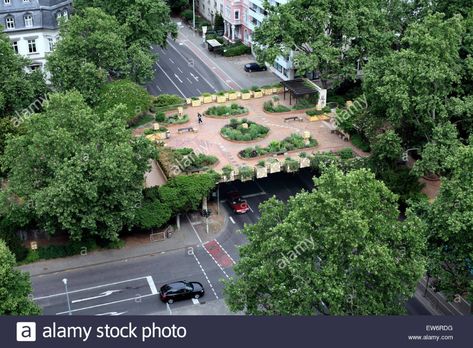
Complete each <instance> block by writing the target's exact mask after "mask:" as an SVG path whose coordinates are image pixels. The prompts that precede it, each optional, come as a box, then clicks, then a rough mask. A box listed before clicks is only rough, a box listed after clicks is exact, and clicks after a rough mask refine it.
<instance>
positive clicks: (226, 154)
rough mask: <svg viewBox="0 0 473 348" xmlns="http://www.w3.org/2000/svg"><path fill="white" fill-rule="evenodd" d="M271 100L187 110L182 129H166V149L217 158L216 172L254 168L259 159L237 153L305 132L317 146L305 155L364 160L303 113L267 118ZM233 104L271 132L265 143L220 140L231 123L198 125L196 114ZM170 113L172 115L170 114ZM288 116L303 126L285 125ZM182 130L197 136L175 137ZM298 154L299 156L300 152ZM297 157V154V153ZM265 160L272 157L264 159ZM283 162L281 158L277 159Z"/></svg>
mask: <svg viewBox="0 0 473 348" xmlns="http://www.w3.org/2000/svg"><path fill="white" fill-rule="evenodd" d="M271 98H272V96H265V97H263V98H258V99H253V98H252V99H249V100H236V101H228V102H227V103H225V104H217V103H211V104H204V105H201V106H199V107H191V106H189V107H188V108H187V109H186V110H185V111H184V112H185V113H187V114H188V115H189V117H190V121H189V122H188V123H187V124H185V125H171V126H167V128H168V129H169V131H170V133H171V137H170V139H168V140H166V141H165V143H166V145H167V146H170V147H173V148H181V147H189V148H193V149H194V150H195V151H196V153H204V154H208V155H213V156H216V157H217V158H218V159H219V163H218V165H217V166H216V167H215V169H217V170H219V169H221V168H222V167H224V166H225V165H228V164H230V165H232V166H233V167H238V166H241V165H256V163H257V162H258V161H259V160H260V159H241V158H239V157H238V152H239V151H241V150H243V149H244V148H246V147H249V146H256V145H259V146H262V147H264V146H267V145H268V144H269V143H270V142H271V141H273V140H283V139H284V138H286V137H287V136H289V135H291V134H292V133H299V134H301V135H302V133H303V132H304V131H309V132H310V133H311V135H312V137H314V138H315V139H316V140H317V141H318V143H319V145H318V146H317V148H315V150H314V149H313V150H308V151H305V152H326V151H331V150H332V151H338V150H341V149H343V148H345V147H351V148H353V150H354V151H355V152H356V153H357V154H359V155H361V156H365V155H366V154H365V153H363V152H362V151H361V150H359V149H357V148H355V147H354V146H353V145H352V144H351V143H350V142H346V141H344V140H342V139H340V138H339V137H338V136H336V135H335V134H332V133H331V132H330V129H329V128H328V127H327V126H326V125H325V124H324V122H323V121H317V122H309V121H308V120H307V118H306V117H305V116H306V115H305V112H304V111H298V110H294V111H293V112H292V113H291V115H287V114H284V115H279V114H277V113H275V114H266V113H265V112H264V111H263V104H264V102H265V101H267V100H271ZM232 102H235V103H238V104H239V105H241V106H244V107H246V108H248V110H249V114H248V115H247V116H240V117H245V118H247V119H248V120H251V121H253V122H256V123H259V124H262V125H264V126H266V127H268V128H270V134H269V136H267V137H266V138H264V139H261V140H259V141H253V142H251V143H236V142H231V141H228V140H226V139H224V138H222V137H221V136H220V130H221V128H222V127H223V126H225V125H226V124H228V123H229V122H230V119H216V118H209V117H204V118H203V121H204V122H203V124H201V125H199V124H198V121H197V114H198V113H201V114H203V113H204V112H205V111H206V110H207V109H208V108H209V107H211V106H214V105H229V104H231V103H232ZM288 103H289V102H288V100H286V101H284V100H283V98H282V95H281V96H280V104H282V105H289V104H288ZM171 113H175V111H174V112H171ZM288 116H300V117H302V118H303V119H304V121H303V122H298V121H295V122H292V121H291V122H284V118H286V117H288ZM183 127H195V128H197V129H198V132H196V133H192V132H191V133H187V132H186V133H182V134H179V133H178V129H179V128H183ZM303 151H304V150H301V151H300V152H303ZM296 153H297V152H296ZM296 153H291V154H290V155H291V156H295V155H296ZM267 157H268V158H269V157H271V156H267ZM279 158H280V159H283V158H284V156H282V155H281V156H279Z"/></svg>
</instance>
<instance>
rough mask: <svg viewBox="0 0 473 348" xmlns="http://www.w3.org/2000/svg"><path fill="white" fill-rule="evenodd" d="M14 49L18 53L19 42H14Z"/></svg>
mask: <svg viewBox="0 0 473 348" xmlns="http://www.w3.org/2000/svg"><path fill="white" fill-rule="evenodd" d="M11 45H12V47H13V50H14V51H15V53H18V41H13V42H12V43H11Z"/></svg>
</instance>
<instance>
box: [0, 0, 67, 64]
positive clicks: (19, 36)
mask: <svg viewBox="0 0 473 348" xmlns="http://www.w3.org/2000/svg"><path fill="white" fill-rule="evenodd" d="M71 12H72V0H0V26H1V27H3V32H4V33H5V34H6V35H7V36H8V37H9V38H10V40H11V43H12V47H13V49H14V50H15V52H16V53H18V54H20V55H22V56H25V57H27V58H29V59H30V60H31V62H32V63H31V65H30V68H31V69H32V70H34V69H44V65H45V63H46V58H47V55H48V54H49V53H50V52H51V51H52V50H53V49H54V45H55V43H56V41H57V40H58V36H59V22H60V19H61V18H65V19H67V18H68V17H69V15H70V13H71Z"/></svg>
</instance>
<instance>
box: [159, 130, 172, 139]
mask: <svg viewBox="0 0 473 348" xmlns="http://www.w3.org/2000/svg"><path fill="white" fill-rule="evenodd" d="M170 136H171V133H170V132H169V131H167V132H159V133H156V134H155V139H156V140H165V139H169V137H170Z"/></svg>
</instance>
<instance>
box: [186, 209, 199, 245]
mask: <svg viewBox="0 0 473 348" xmlns="http://www.w3.org/2000/svg"><path fill="white" fill-rule="evenodd" d="M186 218H187V221H189V224H190V225H191V227H192V229H193V230H194V233H195V235H196V236H197V239H199V242H200V244H202V239H200V236H199V234H198V233H197V230H196V229H195V227H194V225H192V221H191V219H189V215H187V214H186Z"/></svg>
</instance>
